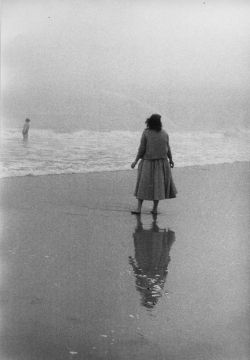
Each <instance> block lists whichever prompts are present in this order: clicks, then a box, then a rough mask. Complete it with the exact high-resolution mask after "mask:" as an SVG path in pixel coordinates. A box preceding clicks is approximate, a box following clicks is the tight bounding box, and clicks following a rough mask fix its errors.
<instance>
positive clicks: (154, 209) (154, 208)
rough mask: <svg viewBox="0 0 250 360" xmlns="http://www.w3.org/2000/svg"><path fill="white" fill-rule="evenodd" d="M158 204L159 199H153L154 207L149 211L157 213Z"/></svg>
mask: <svg viewBox="0 0 250 360" xmlns="http://www.w3.org/2000/svg"><path fill="white" fill-rule="evenodd" d="M158 204H159V200H154V207H153V210H152V211H151V212H152V214H157V209H158Z"/></svg>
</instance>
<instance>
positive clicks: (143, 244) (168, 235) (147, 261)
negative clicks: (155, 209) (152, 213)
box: [129, 216, 175, 310]
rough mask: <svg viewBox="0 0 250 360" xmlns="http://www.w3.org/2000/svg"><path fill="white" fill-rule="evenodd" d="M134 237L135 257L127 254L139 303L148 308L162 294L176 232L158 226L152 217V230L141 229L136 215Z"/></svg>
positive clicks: (150, 307) (153, 304) (152, 305)
mask: <svg viewBox="0 0 250 360" xmlns="http://www.w3.org/2000/svg"><path fill="white" fill-rule="evenodd" d="M133 237H134V246H135V258H132V257H131V256H130V257H129V263H130V265H131V266H132V268H133V271H134V275H135V285H136V290H137V291H138V292H139V293H140V295H141V304H142V306H144V307H146V308H147V309H148V310H151V309H153V307H154V306H155V305H156V303H157V302H158V300H159V299H160V298H161V297H162V295H163V288H164V284H165V281H166V276H167V273H168V264H169V261H170V256H169V252H170V248H171V246H172V244H173V242H174V241H175V233H174V231H171V230H169V229H168V230H166V229H160V228H159V227H158V225H157V223H156V221H155V220H154V221H153V223H152V226H151V229H144V228H143V225H142V223H141V220H140V217H139V216H138V217H137V227H136V229H135V232H134V234H133Z"/></svg>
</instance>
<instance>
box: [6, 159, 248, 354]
mask: <svg viewBox="0 0 250 360" xmlns="http://www.w3.org/2000/svg"><path fill="white" fill-rule="evenodd" d="M136 176H137V171H136V170H128V171H127V170H120V171H112V172H109V171H108V172H96V173H84V174H72V175H68V174H63V175H47V176H24V177H11V178H2V179H0V189H1V190H0V197H1V208H0V211H1V215H0V221H1V246H0V259H1V273H2V276H1V284H0V288H1V295H0V316H1V318H2V321H1V340H0V355H1V356H0V357H1V358H3V359H5V358H6V359H8V360H34V359H45V358H46V360H52V359H53V360H57V359H58V360H59V359H61V358H67V357H70V356H73V355H74V358H75V359H77V360H78V359H82V358H87V359H90V360H96V359H118V360H127V359H135V360H141V359H143V360H149V359H150V360H151V359H159V360H165V359H166V358H170V359H171V360H194V359H195V360H199V359H200V358H202V359H204V360H210V359H211V358H221V359H223V360H232V359H234V360H235V359H241V360H247V359H248V358H249V354H250V352H249V347H248V333H249V318H250V316H249V306H248V304H249V298H250V297H249V295H250V289H249V277H250V269H249V261H248V253H249V240H248V239H249V230H250V229H249V214H250V204H249V200H248V199H249V192H250V191H249V190H250V188H249V176H250V163H249V162H236V163H233V164H219V165H206V166H193V167H184V168H174V169H173V178H174V181H175V184H176V187H177V190H178V194H177V198H176V199H169V200H165V201H161V202H160V205H159V214H158V217H157V219H154V218H153V217H152V215H151V214H150V210H151V207H152V202H149V201H145V204H143V206H144V207H143V212H142V215H141V219H140V221H141V223H140V222H138V218H137V217H136V216H133V215H131V213H130V211H131V210H132V209H133V208H134V207H135V206H136V199H135V198H134V196H133V192H134V187H135V182H136ZM156 224H157V227H156V229H158V230H152V229H155V226H156ZM140 226H142V228H143V229H144V230H143V231H145V234H147V239H148V240H147V241H151V242H152V244H154V243H155V240H153V239H156V238H157V239H160V238H159V236H160V235H159V234H161V233H164V231H166V233H168V231H170V230H171V233H172V234H173V235H174V239H175V240H174V241H173V243H172V245H171V249H170V248H169V249H168V251H170V252H169V253H166V254H165V255H166V257H167V258H168V256H170V260H171V261H170V262H169V260H168V262H169V264H168V273H167V277H166V279H164V282H165V283H164V291H165V293H166V295H162V297H161V298H159V301H158V303H157V304H156V306H155V307H154V309H152V311H149V310H148V309H146V308H145V307H144V306H143V305H142V300H141V296H142V294H141V293H140V292H139V291H138V287H137V285H138V282H137V281H138V279H137V278H136V274H135V273H134V270H133V268H132V267H131V263H130V260H129V259H131V258H133V259H135V261H136V259H137V261H138V259H139V258H138V256H139V255H138V251H140V247H139V248H138V241H139V240H138V241H137V243H136V240H135V239H136V236H137V235H136V234H137V232H138V229H140ZM150 229H151V230H150ZM154 231H159V232H158V233H156V234H155V233H154ZM141 234H142V235H140V236H142V237H143V236H144V235H143V234H144V233H141ZM151 235H152V236H153V238H152V239H151V240H150V236H151ZM142 240H143V239H142ZM157 249H158V250H157ZM157 249H155V250H154V251H155V253H152V256H153V257H154V256H157V252H159V248H157ZM141 250H143V249H141ZM156 250H157V251H156ZM143 251H146V249H144V250H143ZM161 251H163V250H161ZM164 251H165V250H164ZM150 253H151V252H150ZM136 256H137V258H136ZM141 256H142V254H141ZM72 354H73V355H72Z"/></svg>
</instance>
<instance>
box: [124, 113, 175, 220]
mask: <svg viewBox="0 0 250 360" xmlns="http://www.w3.org/2000/svg"><path fill="white" fill-rule="evenodd" d="M146 125H147V128H146V129H145V130H144V131H143V134H142V137H141V143H140V146H139V149H138V153H137V156H136V158H135V161H134V162H133V163H132V164H131V167H132V169H133V168H134V167H135V166H136V164H137V162H138V161H139V160H140V159H141V161H140V163H139V166H138V176H137V183H136V188H135V193H134V195H135V197H136V198H137V199H138V206H137V209H136V210H134V211H132V214H140V213H141V208H142V203H143V200H152V201H153V202H154V206H153V209H152V213H153V214H157V209H158V204H159V200H163V199H170V198H175V197H176V193H177V190H176V187H175V185H174V182H173V179H172V174H171V168H173V167H174V162H173V159H172V153H171V148H170V144H169V136H168V134H167V133H166V131H165V130H163V129H162V123H161V116H160V115H158V114H153V115H151V117H150V118H149V119H147V120H146Z"/></svg>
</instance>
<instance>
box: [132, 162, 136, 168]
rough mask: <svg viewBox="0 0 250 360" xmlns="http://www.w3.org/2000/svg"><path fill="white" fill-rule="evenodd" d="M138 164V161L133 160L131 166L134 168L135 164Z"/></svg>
mask: <svg viewBox="0 0 250 360" xmlns="http://www.w3.org/2000/svg"><path fill="white" fill-rule="evenodd" d="M136 164H137V162H136V161H134V162H132V164H131V168H132V169H134V167H135V165H136Z"/></svg>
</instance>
